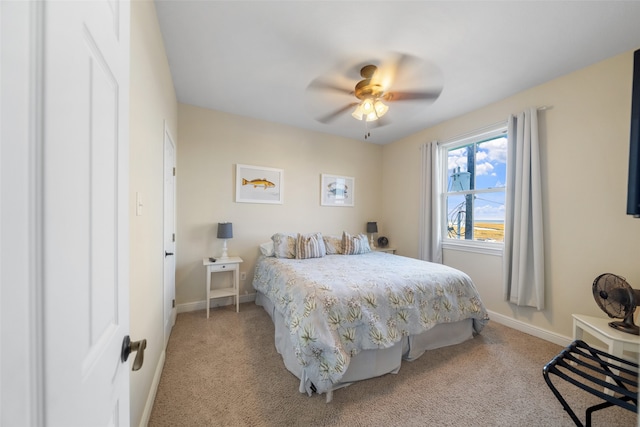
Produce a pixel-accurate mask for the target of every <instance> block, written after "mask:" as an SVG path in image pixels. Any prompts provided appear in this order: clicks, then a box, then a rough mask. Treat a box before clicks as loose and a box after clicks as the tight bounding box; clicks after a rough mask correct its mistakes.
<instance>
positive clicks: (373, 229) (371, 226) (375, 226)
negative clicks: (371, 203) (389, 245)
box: [367, 222, 378, 233]
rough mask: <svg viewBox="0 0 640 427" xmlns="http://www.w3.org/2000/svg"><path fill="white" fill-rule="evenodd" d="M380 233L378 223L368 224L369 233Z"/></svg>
mask: <svg viewBox="0 0 640 427" xmlns="http://www.w3.org/2000/svg"><path fill="white" fill-rule="evenodd" d="M377 232H378V223H377V222H368V223H367V233H377Z"/></svg>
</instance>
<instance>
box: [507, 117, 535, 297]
mask: <svg viewBox="0 0 640 427" xmlns="http://www.w3.org/2000/svg"><path fill="white" fill-rule="evenodd" d="M508 135H509V136H508V137H509V148H508V150H509V154H508V155H509V159H508V161H507V194H506V202H505V203H506V218H505V238H504V257H503V263H504V264H503V272H504V297H505V300H507V301H509V302H511V303H513V304H517V305H519V306H531V307H536V308H537V309H538V310H542V309H543V308H544V284H545V280H544V239H543V235H544V233H543V224H542V191H541V183H540V182H541V180H540V153H539V143H538V110H537V109H536V108H530V109H528V110H527V111H524V112H522V113H520V114H518V115H517V116H511V117H509V119H508Z"/></svg>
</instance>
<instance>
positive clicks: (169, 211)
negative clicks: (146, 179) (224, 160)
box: [164, 124, 176, 348]
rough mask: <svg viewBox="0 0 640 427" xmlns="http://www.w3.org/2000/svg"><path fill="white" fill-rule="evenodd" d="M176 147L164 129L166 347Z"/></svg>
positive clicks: (172, 289) (171, 304) (172, 316)
mask: <svg viewBox="0 0 640 427" xmlns="http://www.w3.org/2000/svg"><path fill="white" fill-rule="evenodd" d="M175 170H176V147H175V144H174V143H173V138H171V134H170V133H169V129H167V126H166V124H165V128H164V345H165V348H166V346H167V343H168V342H169V336H170V335H171V328H173V325H174V324H175V322H176V308H175V301H176V255H175V253H176V231H175V230H176V226H175V224H176V220H175V218H176V215H175V212H176V204H175V200H176V176H175Z"/></svg>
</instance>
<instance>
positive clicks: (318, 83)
mask: <svg viewBox="0 0 640 427" xmlns="http://www.w3.org/2000/svg"><path fill="white" fill-rule="evenodd" d="M308 87H309V89H316V90H333V91H337V92H340V93H344V94H346V95H352V94H353V89H348V88H344V87H340V86H336V85H334V84H332V83H327V82H325V81H322V80H314V81H312V82H311V83H309V86H308Z"/></svg>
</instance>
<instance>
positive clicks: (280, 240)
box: [271, 233, 298, 258]
mask: <svg viewBox="0 0 640 427" xmlns="http://www.w3.org/2000/svg"><path fill="white" fill-rule="evenodd" d="M297 237H298V235H297V234H294V233H276V234H274V235H273V236H271V241H273V252H274V254H275V256H276V258H295V257H296V238H297Z"/></svg>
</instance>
